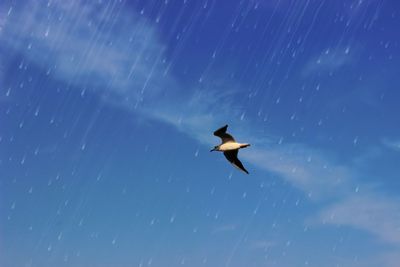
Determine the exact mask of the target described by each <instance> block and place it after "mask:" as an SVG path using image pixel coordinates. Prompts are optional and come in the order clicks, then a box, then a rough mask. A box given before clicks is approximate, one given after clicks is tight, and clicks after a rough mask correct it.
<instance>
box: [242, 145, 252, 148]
mask: <svg viewBox="0 0 400 267" xmlns="http://www.w3.org/2000/svg"><path fill="white" fill-rule="evenodd" d="M248 146H250V144H241V145H240V148H245V147H248Z"/></svg>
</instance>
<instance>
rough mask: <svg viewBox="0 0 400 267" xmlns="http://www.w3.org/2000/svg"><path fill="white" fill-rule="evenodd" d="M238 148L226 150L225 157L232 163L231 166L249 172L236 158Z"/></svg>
mask: <svg viewBox="0 0 400 267" xmlns="http://www.w3.org/2000/svg"><path fill="white" fill-rule="evenodd" d="M238 151H239V150H238V149H236V150H228V151H225V152H224V155H225V158H226V159H227V160H228V161H229V162H230V163H232V165H233V166H235V167H236V168H238V169H239V170H242V171H244V172H245V173H247V174H249V172H248V171H247V170H246V169H245V168H244V166H243V164H242V163H241V162H240V160H239V159H238V157H237V155H238Z"/></svg>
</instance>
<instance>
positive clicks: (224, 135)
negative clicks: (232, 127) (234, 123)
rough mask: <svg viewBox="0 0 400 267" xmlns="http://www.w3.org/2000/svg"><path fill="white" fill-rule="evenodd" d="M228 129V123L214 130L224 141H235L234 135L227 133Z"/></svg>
mask: <svg viewBox="0 0 400 267" xmlns="http://www.w3.org/2000/svg"><path fill="white" fill-rule="evenodd" d="M226 129H228V125H225V126H224V127H221V128H219V129H218V130H216V131H215V132H214V135H215V136H218V137H219V138H221V140H222V143H226V142H235V139H234V138H233V136H232V135H230V134H228V133H226Z"/></svg>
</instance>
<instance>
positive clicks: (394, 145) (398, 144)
mask: <svg viewBox="0 0 400 267" xmlns="http://www.w3.org/2000/svg"><path fill="white" fill-rule="evenodd" d="M382 144H383V145H384V146H385V147H387V148H390V149H392V150H394V151H397V152H400V141H399V140H393V139H387V138H385V139H383V140H382Z"/></svg>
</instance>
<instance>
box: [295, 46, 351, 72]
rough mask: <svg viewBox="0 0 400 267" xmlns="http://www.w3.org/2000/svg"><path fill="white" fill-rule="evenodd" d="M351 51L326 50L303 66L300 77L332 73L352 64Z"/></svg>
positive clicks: (341, 49) (343, 49) (345, 49)
mask: <svg viewBox="0 0 400 267" xmlns="http://www.w3.org/2000/svg"><path fill="white" fill-rule="evenodd" d="M353 54H354V52H353V49H350V47H342V48H340V49H339V48H336V49H334V50H330V49H326V50H325V51H323V52H321V53H320V54H319V55H316V56H314V57H312V58H311V59H310V61H309V62H308V63H306V64H305V66H304V68H303V70H302V75H303V76H309V75H312V74H316V73H319V72H321V71H322V72H333V71H336V70H338V69H340V68H342V67H344V66H347V65H351V64H352V63H353V60H354V59H353V57H354V56H353Z"/></svg>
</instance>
